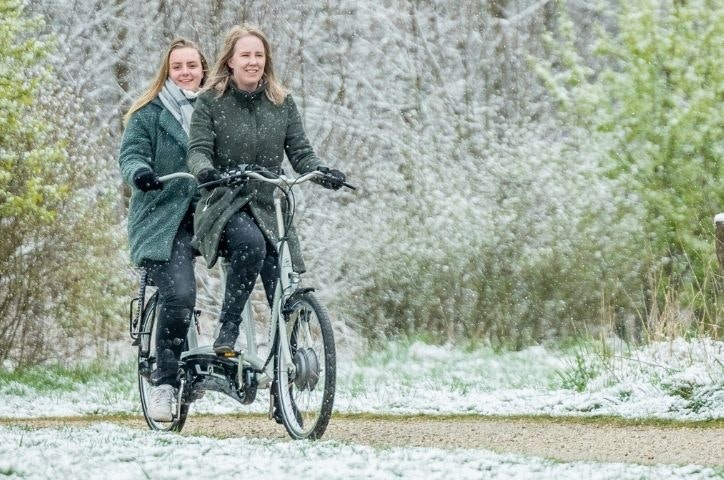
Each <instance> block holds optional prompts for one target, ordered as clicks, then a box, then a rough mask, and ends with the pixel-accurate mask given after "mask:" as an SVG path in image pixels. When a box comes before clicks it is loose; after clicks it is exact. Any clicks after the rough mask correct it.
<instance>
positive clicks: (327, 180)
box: [317, 167, 347, 190]
mask: <svg viewBox="0 0 724 480" xmlns="http://www.w3.org/2000/svg"><path fill="white" fill-rule="evenodd" d="M317 170H319V171H320V172H322V173H324V175H325V177H324V178H322V179H320V180H319V184H320V185H321V186H323V187H324V188H328V189H330V190H339V189H340V188H342V186H344V182H345V180H347V176H346V175H345V174H344V173H342V172H340V171H339V170H337V169H334V168H332V169H330V168H328V167H317Z"/></svg>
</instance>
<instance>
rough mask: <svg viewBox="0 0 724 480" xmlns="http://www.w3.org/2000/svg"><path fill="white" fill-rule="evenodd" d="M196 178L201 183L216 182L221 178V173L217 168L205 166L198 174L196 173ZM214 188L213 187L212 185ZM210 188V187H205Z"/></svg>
mask: <svg viewBox="0 0 724 480" xmlns="http://www.w3.org/2000/svg"><path fill="white" fill-rule="evenodd" d="M196 179H197V180H198V181H199V185H203V184H204V183H209V182H215V181H217V180H221V173H219V171H218V170H217V169H215V168H204V169H203V170H201V171H200V172H199V174H198V175H196ZM212 189H213V187H212ZM205 190H209V189H205Z"/></svg>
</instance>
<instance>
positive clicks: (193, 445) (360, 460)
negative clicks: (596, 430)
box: [0, 339, 724, 480]
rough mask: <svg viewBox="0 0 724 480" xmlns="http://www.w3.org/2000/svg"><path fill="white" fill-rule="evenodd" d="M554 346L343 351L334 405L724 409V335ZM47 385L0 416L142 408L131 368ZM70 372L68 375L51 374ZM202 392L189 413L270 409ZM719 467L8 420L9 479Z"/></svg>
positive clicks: (8, 395) (17, 387)
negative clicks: (33, 425) (42, 425)
mask: <svg viewBox="0 0 724 480" xmlns="http://www.w3.org/2000/svg"><path fill="white" fill-rule="evenodd" d="M601 351H602V348H601V347H596V346H588V347H585V348H583V347H581V348H577V349H572V350H569V351H567V352H555V351H551V350H547V349H544V348H542V347H535V348H529V349H526V350H524V351H521V352H501V353H496V352H493V351H492V350H489V349H484V348H481V349H471V350H461V349H456V348H454V347H451V346H442V347H441V346H430V345H426V344H423V343H412V344H392V345H390V346H389V348H387V349H386V350H385V351H382V352H371V353H368V354H365V355H361V356H360V355H357V356H356V357H352V356H349V355H348V356H343V357H342V358H340V359H339V366H338V369H339V372H338V386H337V395H336V400H335V410H336V411H339V412H369V413H378V414H380V413H382V414H402V413H427V414H455V413H466V414H469V413H478V414H484V415H531V414H532V415H537V414H545V415H588V416H590V415H614V416H620V417H626V418H666V419H674V420H697V419H698V420H703V419H712V418H724V342H717V341H712V340H707V339H700V340H696V341H684V340H674V341H670V342H662V343H655V344H652V345H649V346H647V347H645V348H643V349H640V350H635V351H629V350H626V349H625V348H624V347H623V346H622V345H620V344H619V345H617V344H615V342H612V343H610V344H608V345H607V346H606V353H605V354H602V353H601ZM126 370H127V371H128V373H129V374H128V375H120V376H118V375H113V376H111V375H109V376H108V377H109V378H107V379H106V380H104V379H103V378H91V379H90V380H87V381H83V382H80V383H76V384H75V385H72V386H68V387H66V388H62V389H61V388H55V389H45V388H37V387H33V386H30V385H29V384H27V383H18V382H16V381H8V380H2V379H0V417H5V418H8V417H9V418H20V417H41V416H59V415H71V416H72V415H88V414H98V413H100V414H111V413H130V414H139V413H140V409H139V406H138V398H137V393H136V390H135V383H134V382H135V379H134V378H133V375H132V373H133V371H132V369H131V368H128V367H126ZM51 380H53V382H58V383H62V378H54V379H51ZM259 397H260V398H259V400H257V402H255V403H254V404H253V405H251V406H246V407H245V406H241V405H239V404H237V403H236V402H234V401H233V400H230V399H228V398H226V397H224V396H222V395H216V394H207V395H206V396H205V397H204V398H203V399H202V400H200V401H198V402H196V403H195V404H194V405H193V407H192V415H193V413H194V412H205V413H225V412H239V411H257V412H262V411H264V409H265V407H266V405H267V402H266V401H265V395H263V394H262V395H260V396H259ZM179 472H183V475H184V476H187V475H188V476H192V477H193V476H199V477H200V478H208V477H212V476H217V475H229V474H232V473H235V474H241V475H242V476H244V475H246V476H248V478H257V477H261V476H262V475H263V476H264V478H290V477H292V476H295V477H301V478H310V479H313V478H443V477H445V478H448V476H449V475H450V474H451V472H454V476H455V477H456V478H557V479H558V478H560V479H565V478H576V479H579V478H611V479H613V478H617V479H618V478H657V479H659V478H692V479H698V478H721V476H722V475H724V472H723V471H721V469H719V470H718V471H715V470H712V469H706V468H700V467H697V466H655V467H650V466H640V465H632V464H602V463H585V462H573V463H560V462H553V461H549V460H544V459H538V458H526V457H521V456H514V455H499V454H495V453H492V452H488V451H483V450H454V451H450V450H438V449H429V448H386V449H375V448H371V447H366V446H359V445H350V444H340V443H338V442H329V441H326V442H325V441H321V442H316V443H309V442H282V443H279V442H276V441H272V440H264V439H245V438H240V439H226V440H219V439H212V438H205V437H185V436H179V435H174V434H159V433H155V432H146V431H137V430H133V429H130V428H125V427H119V426H114V425H110V424H97V425H95V426H93V427H87V428H82V427H68V428H62V429H41V430H30V429H28V428H24V427H9V426H8V427H0V474H3V475H5V476H6V477H7V478H65V477H70V476H76V474H78V473H83V474H84V475H86V476H89V477H90V478H96V477H100V476H103V477H105V478H107V479H109V480H110V479H117V478H118V479H125V478H146V477H148V478H172V477H173V478H177V476H178V473H179Z"/></svg>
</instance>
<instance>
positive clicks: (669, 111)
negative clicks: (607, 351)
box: [540, 0, 724, 334]
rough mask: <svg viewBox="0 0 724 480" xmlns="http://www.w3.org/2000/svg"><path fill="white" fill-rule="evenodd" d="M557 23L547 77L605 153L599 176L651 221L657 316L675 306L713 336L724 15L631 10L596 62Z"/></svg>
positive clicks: (563, 23) (600, 30) (594, 50)
mask: <svg viewBox="0 0 724 480" xmlns="http://www.w3.org/2000/svg"><path fill="white" fill-rule="evenodd" d="M559 20H560V22H559V28H558V30H557V35H556V37H555V38H553V37H552V36H551V38H550V44H551V51H552V52H554V53H553V54H552V55H550V57H549V58H550V59H552V60H549V61H548V62H546V63H547V65H546V66H545V67H544V68H540V72H541V73H542V75H543V77H544V78H545V79H546V80H547V82H548V84H549V85H550V87H551V91H552V92H553V93H554V94H555V95H557V97H558V99H559V101H560V105H561V106H562V107H563V108H562V110H563V111H564V112H565V113H567V114H568V115H569V116H568V118H569V119H570V121H571V122H577V123H579V124H581V125H583V126H585V127H586V128H587V129H589V131H591V132H592V135H594V136H596V137H598V138H602V139H604V140H603V141H604V142H605V143H606V144H608V145H609V154H608V155H607V156H606V157H604V163H603V168H604V169H605V170H606V171H607V173H608V175H609V176H610V177H611V178H615V179H620V180H621V181H622V182H624V183H625V186H626V189H627V190H628V191H629V192H631V193H633V194H635V195H636V196H637V197H639V198H640V199H641V202H642V204H643V206H644V208H645V210H646V214H645V216H644V217H643V220H644V227H645V233H646V245H648V246H649V247H648V248H642V251H641V254H642V256H644V257H645V258H646V262H647V263H648V267H647V268H646V270H644V272H645V274H646V276H647V277H648V278H655V279H656V281H653V282H650V281H648V280H647V279H642V282H641V283H642V287H643V288H649V289H650V290H651V292H650V293H649V297H650V299H649V303H648V305H647V306H646V307H647V310H648V312H649V315H650V314H651V312H661V311H663V310H665V309H667V308H670V306H668V305H667V302H669V301H670V299H671V298H675V301H676V302H677V307H678V308H683V309H688V310H691V311H694V312H695V313H696V315H697V316H698V320H699V322H700V323H699V324H698V326H699V327H701V326H703V325H706V327H705V329H706V330H708V331H709V332H710V333H713V334H717V329H718V328H721V325H722V320H723V319H722V316H721V310H722V309H721V308H718V309H717V308H711V306H712V305H713V304H715V303H716V298H715V296H716V282H713V281H710V280H711V275H712V272H713V271H714V270H715V269H714V266H713V262H714V255H713V246H712V239H713V238H712V227H711V223H712V217H713V215H714V214H716V213H717V212H719V211H721V210H722V209H723V208H724V175H722V174H723V173H724V170H723V168H724V167H723V165H724V164H722V162H721V159H722V156H723V155H724V138H723V137H722V125H723V124H724V113H723V111H722V108H721V105H722V100H724V68H722V64H721V46H722V44H724V5H722V3H721V2H716V1H710V0H691V1H687V2H678V1H674V0H636V1H632V2H623V3H621V4H620V6H619V7H618V8H617V10H616V14H615V17H614V18H613V19H611V22H610V24H611V25H613V26H612V27H609V28H608V29H607V28H606V24H605V23H603V22H599V23H598V25H596V26H595V28H594V31H595V32H597V34H596V41H595V42H593V43H592V44H590V45H591V48H590V51H582V50H581V48H580V46H579V45H580V42H578V38H577V35H576V33H575V28H574V24H573V22H572V21H571V20H570V18H568V17H567V16H566V15H562V16H561V17H560V19H559ZM649 252H650V254H649Z"/></svg>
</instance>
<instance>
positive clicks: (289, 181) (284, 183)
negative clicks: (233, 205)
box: [158, 169, 357, 190]
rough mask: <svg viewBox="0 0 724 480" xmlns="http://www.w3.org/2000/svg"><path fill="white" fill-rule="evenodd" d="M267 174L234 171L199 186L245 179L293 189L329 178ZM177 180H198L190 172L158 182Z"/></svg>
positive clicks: (320, 174) (310, 174) (314, 173)
mask: <svg viewBox="0 0 724 480" xmlns="http://www.w3.org/2000/svg"><path fill="white" fill-rule="evenodd" d="M265 172H267V174H270V173H271V172H269V171H268V170H259V171H254V170H246V169H242V170H236V171H232V173H230V174H229V175H227V176H226V177H224V178H222V179H220V180H214V181H211V182H206V183H202V184H201V185H199V186H198V188H209V187H218V186H219V185H230V184H232V183H233V182H234V181H235V180H241V179H244V178H253V179H254V180H260V181H262V182H267V183H271V184H273V185H276V186H278V187H291V186H293V185H296V184H298V183H304V182H307V181H309V180H311V179H312V178H315V177H326V176H327V174H326V173H324V172H320V171H319V170H314V171H312V172H308V173H305V174H303V175H300V176H298V177H296V178H294V177H287V176H286V175H283V174H282V175H276V176H274V177H268V176H266V175H264V173H265ZM176 178H186V179H190V180H196V177H195V176H193V175H192V174H190V173H188V172H175V173H169V174H168V175H164V176H162V177H159V178H158V180H159V181H160V182H161V183H166V182H168V181H169V180H173V179H176ZM342 185H344V186H345V187H347V188H349V189H351V190H356V189H357V187H355V186H353V185H350V184H349V183H347V182H342Z"/></svg>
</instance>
